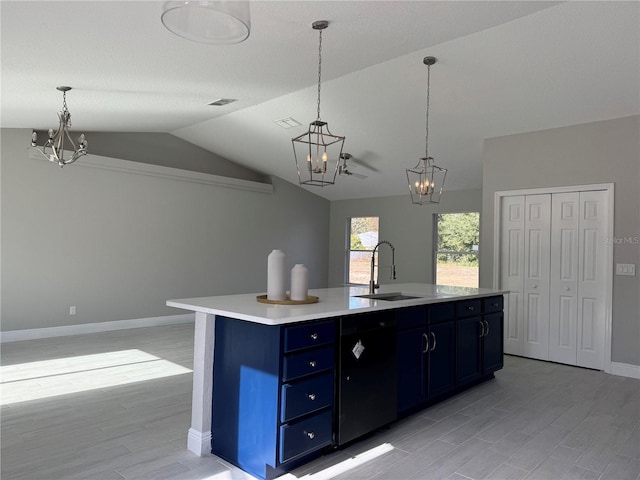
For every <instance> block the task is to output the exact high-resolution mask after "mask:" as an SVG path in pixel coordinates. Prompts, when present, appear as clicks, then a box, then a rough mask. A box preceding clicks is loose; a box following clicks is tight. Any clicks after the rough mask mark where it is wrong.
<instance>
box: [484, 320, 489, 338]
mask: <svg viewBox="0 0 640 480" xmlns="http://www.w3.org/2000/svg"><path fill="white" fill-rule="evenodd" d="M484 325H485V327H486V330H485V332H484V336H485V337H486V336H487V335H489V322H487V321H486V320H485V321H484Z"/></svg>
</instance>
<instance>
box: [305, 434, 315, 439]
mask: <svg viewBox="0 0 640 480" xmlns="http://www.w3.org/2000/svg"><path fill="white" fill-rule="evenodd" d="M304 433H305V434H306V435H307V437H309V439H310V440H313V439H314V438H316V434H315V433H313V432H304Z"/></svg>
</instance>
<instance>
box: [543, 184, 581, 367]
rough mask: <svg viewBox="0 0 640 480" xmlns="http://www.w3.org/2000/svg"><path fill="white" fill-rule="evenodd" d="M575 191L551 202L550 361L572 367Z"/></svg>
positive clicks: (575, 307) (558, 195) (575, 303)
mask: <svg viewBox="0 0 640 480" xmlns="http://www.w3.org/2000/svg"><path fill="white" fill-rule="evenodd" d="M579 212H580V198H579V194H578V192H571V193H554V194H553V196H552V199H551V292H550V309H549V360H552V361H554V362H561V363H567V364H570V365H575V364H576V361H577V354H576V341H577V319H578V218H579Z"/></svg>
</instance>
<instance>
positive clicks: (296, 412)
mask: <svg viewBox="0 0 640 480" xmlns="http://www.w3.org/2000/svg"><path fill="white" fill-rule="evenodd" d="M332 404H333V373H327V374H324V375H320V376H319V377H312V378H310V379H308V380H302V381H299V382H296V383H287V384H285V385H283V386H282V411H281V412H280V418H281V421H282V422H288V421H289V420H291V419H293V418H296V417H299V416H301V415H305V414H307V413H311V412H313V411H316V410H320V409H322V408H325V407H329V406H331V405H332Z"/></svg>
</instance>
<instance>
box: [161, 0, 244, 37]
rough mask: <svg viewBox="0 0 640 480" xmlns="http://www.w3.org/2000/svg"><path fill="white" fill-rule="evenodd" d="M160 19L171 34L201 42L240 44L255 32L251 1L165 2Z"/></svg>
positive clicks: (193, 0) (185, 0)
mask: <svg viewBox="0 0 640 480" xmlns="http://www.w3.org/2000/svg"><path fill="white" fill-rule="evenodd" d="M160 18H161V20H162V24H163V25H164V26H165V27H166V28H167V30H169V31H170V32H172V33H175V34H176V35H178V36H179V37H182V38H186V39H187V40H191V41H193V42H198V43H208V44H212V45H227V44H232V43H240V42H243V41H245V40H246V39H247V38H248V37H249V33H250V31H251V17H250V12H249V2H248V1H242V0H229V1H213V0H183V1H170V2H165V3H164V9H163V12H162V16H161V17H160Z"/></svg>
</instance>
